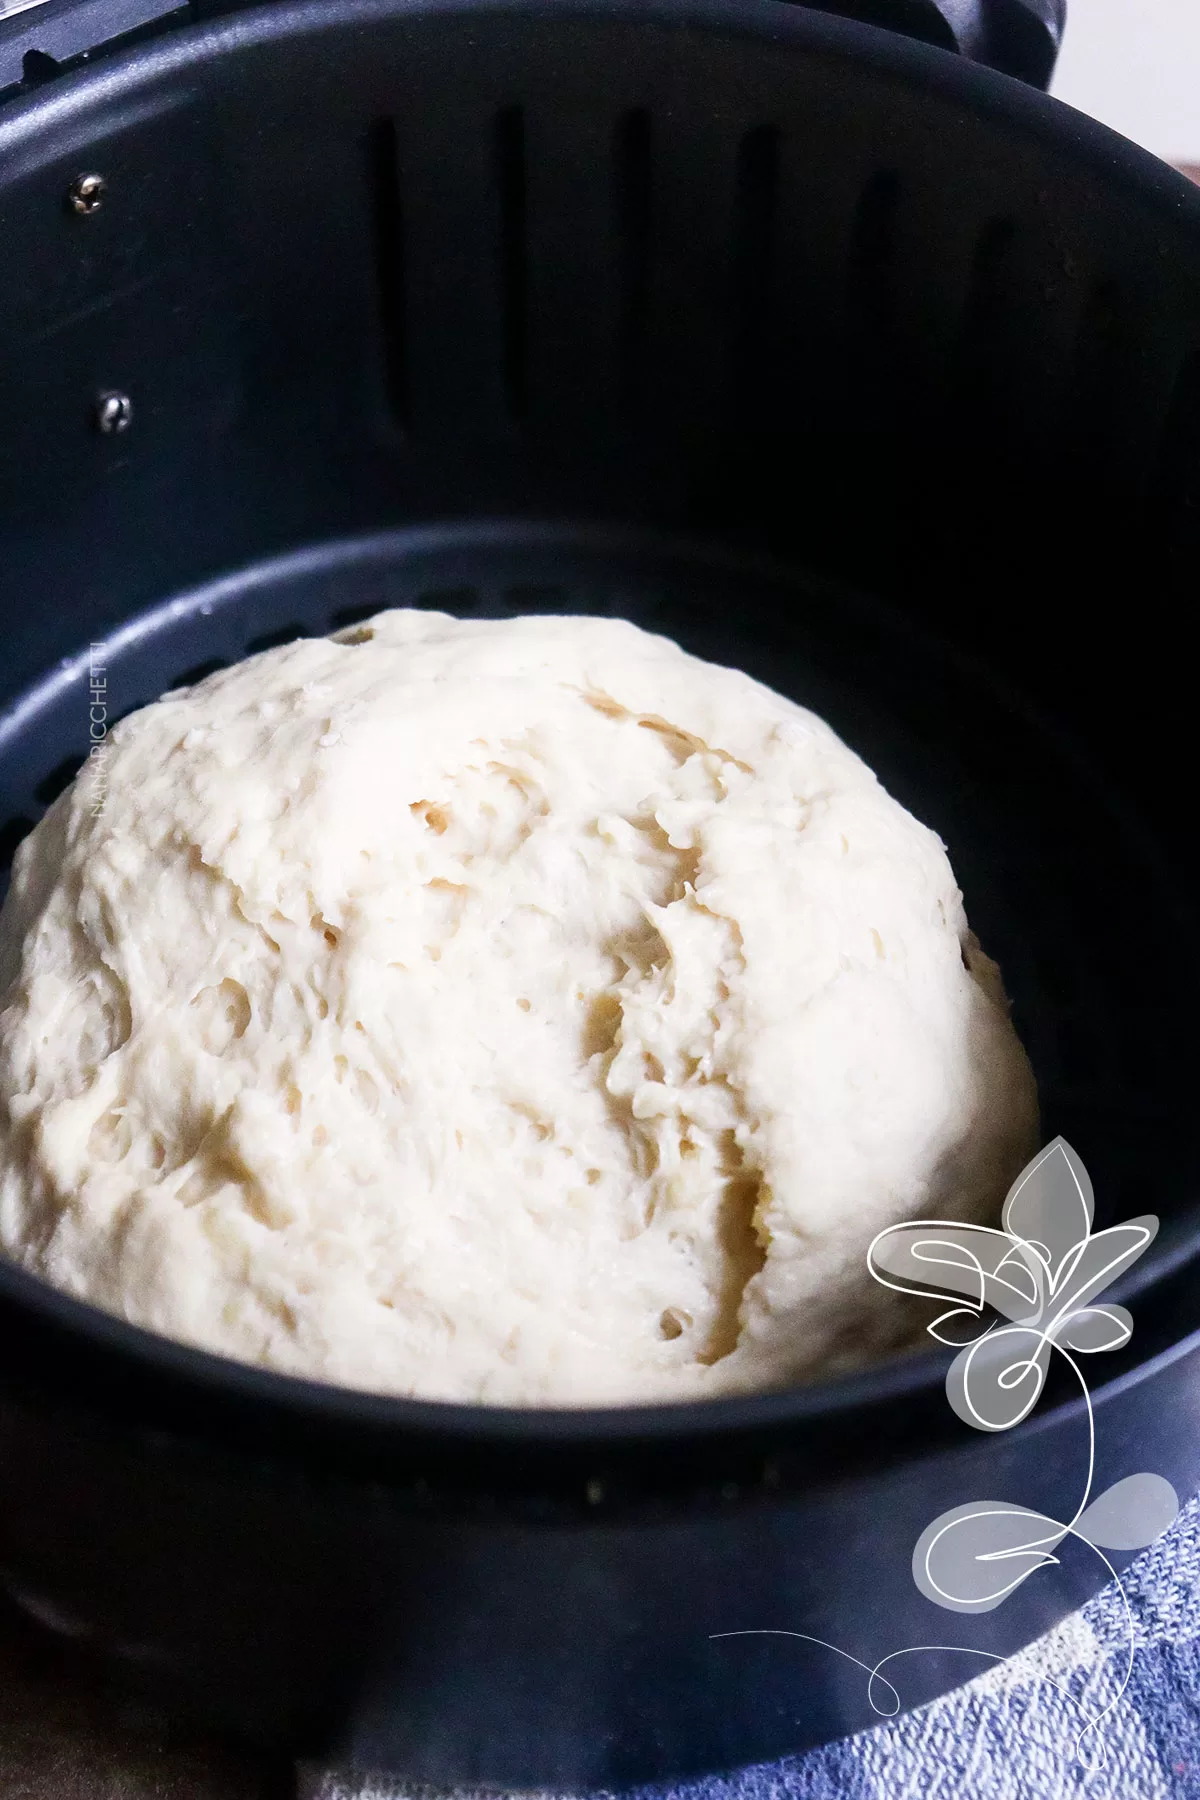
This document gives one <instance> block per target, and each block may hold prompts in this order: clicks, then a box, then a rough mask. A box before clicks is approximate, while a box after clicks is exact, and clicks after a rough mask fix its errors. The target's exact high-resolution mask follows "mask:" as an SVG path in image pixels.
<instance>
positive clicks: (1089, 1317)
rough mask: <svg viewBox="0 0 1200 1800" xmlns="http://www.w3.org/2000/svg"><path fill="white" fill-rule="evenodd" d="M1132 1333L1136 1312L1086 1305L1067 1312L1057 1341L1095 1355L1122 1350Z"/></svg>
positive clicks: (1055, 1339) (1119, 1307) (1116, 1307)
mask: <svg viewBox="0 0 1200 1800" xmlns="http://www.w3.org/2000/svg"><path fill="white" fill-rule="evenodd" d="M1132 1336H1133V1315H1132V1314H1131V1313H1130V1312H1128V1311H1127V1310H1126V1308H1125V1307H1123V1306H1109V1305H1105V1306H1085V1307H1082V1308H1081V1309H1080V1311H1079V1312H1073V1313H1068V1314H1067V1317H1066V1318H1065V1319H1064V1320H1063V1322H1062V1324H1061V1325H1060V1326H1059V1327H1058V1330H1057V1331H1056V1332H1055V1334H1054V1341H1055V1343H1058V1344H1064V1345H1065V1346H1066V1348H1067V1349H1068V1350H1075V1351H1077V1352H1086V1354H1087V1355H1089V1356H1091V1355H1093V1354H1094V1353H1095V1352H1096V1351H1098V1350H1120V1349H1121V1348H1122V1347H1123V1346H1124V1345H1125V1344H1127V1343H1128V1342H1129V1340H1130V1338H1131V1337H1132Z"/></svg>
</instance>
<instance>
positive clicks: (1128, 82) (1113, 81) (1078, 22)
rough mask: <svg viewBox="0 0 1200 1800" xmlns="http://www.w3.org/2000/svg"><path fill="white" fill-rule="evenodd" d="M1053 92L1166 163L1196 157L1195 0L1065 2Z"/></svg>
mask: <svg viewBox="0 0 1200 1800" xmlns="http://www.w3.org/2000/svg"><path fill="white" fill-rule="evenodd" d="M1052 91H1053V92H1054V93H1056V94H1057V95H1058V97H1059V99H1060V100H1066V101H1067V102H1069V104H1070V105H1071V106H1078V107H1079V108H1080V110H1081V111H1083V112H1088V113H1091V114H1092V115H1093V117H1094V118H1097V119H1102V120H1103V121H1104V123H1105V124H1106V125H1111V126H1112V127H1113V129H1114V130H1115V131H1120V132H1123V133H1124V135H1125V136H1126V137H1130V138H1133V139H1134V140H1135V141H1136V142H1137V143H1139V144H1143V145H1144V146H1145V147H1146V149H1147V150H1153V151H1154V153H1155V154H1156V155H1157V156H1162V157H1165V158H1166V160H1167V161H1168V162H1191V163H1200V0H1067V32H1066V36H1065V38H1064V39H1063V52H1062V58H1061V60H1060V62H1059V65H1058V71H1057V73H1056V75H1055V78H1054V86H1053V89H1052Z"/></svg>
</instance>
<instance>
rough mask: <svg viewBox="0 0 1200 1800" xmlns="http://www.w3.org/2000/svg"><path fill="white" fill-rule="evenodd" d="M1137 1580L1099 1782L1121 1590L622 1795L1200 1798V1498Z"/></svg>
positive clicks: (400, 1791)
mask: <svg viewBox="0 0 1200 1800" xmlns="http://www.w3.org/2000/svg"><path fill="white" fill-rule="evenodd" d="M1122 1581H1123V1585H1124V1589H1125V1594H1126V1596H1127V1598H1128V1601H1129V1607H1130V1610H1131V1612H1132V1617H1133V1629H1134V1638H1133V1646H1134V1654H1133V1666H1132V1670H1131V1671H1130V1672H1129V1678H1128V1682H1127V1684H1126V1686H1125V1691H1124V1693H1123V1694H1122V1695H1121V1698H1120V1699H1119V1700H1118V1701H1117V1702H1116V1705H1115V1707H1114V1708H1113V1711H1112V1712H1111V1713H1109V1714H1108V1715H1107V1718H1106V1720H1105V1725H1104V1748H1105V1760H1104V1762H1103V1764H1102V1765H1101V1766H1100V1767H1098V1768H1096V1769H1094V1770H1092V1772H1091V1773H1088V1772H1086V1771H1085V1770H1084V1768H1083V1767H1082V1765H1081V1764H1080V1763H1079V1762H1078V1761H1077V1759H1076V1757H1075V1753H1074V1746H1075V1740H1076V1737H1077V1736H1078V1732H1079V1725H1080V1711H1079V1708H1080V1707H1082V1708H1083V1709H1084V1711H1085V1713H1086V1714H1087V1715H1088V1716H1094V1715H1095V1713H1096V1712H1098V1711H1099V1710H1100V1709H1101V1708H1102V1707H1105V1706H1107V1705H1108V1703H1109V1702H1110V1701H1111V1700H1112V1699H1113V1697H1114V1696H1115V1695H1116V1694H1117V1692H1118V1690H1119V1689H1120V1687H1121V1683H1122V1681H1123V1680H1124V1678H1125V1676H1126V1672H1127V1671H1128V1670H1129V1621H1128V1615H1127V1614H1126V1610H1125V1606H1124V1603H1123V1602H1122V1599H1121V1595H1120V1592H1119V1590H1118V1589H1117V1587H1116V1586H1115V1585H1112V1586H1109V1587H1107V1588H1105V1589H1104V1590H1103V1591H1102V1592H1101V1593H1100V1594H1098V1595H1097V1597H1096V1598H1095V1599H1094V1600H1093V1601H1091V1602H1090V1603H1089V1604H1088V1605H1087V1606H1085V1607H1084V1608H1083V1610H1082V1611H1081V1612H1077V1613H1074V1614H1072V1615H1071V1617H1070V1618H1069V1619H1066V1620H1064V1622H1063V1623H1062V1624H1061V1625H1059V1626H1058V1627H1057V1628H1056V1629H1055V1630H1054V1631H1051V1632H1049V1633H1048V1634H1047V1635H1046V1636H1045V1637H1043V1638H1040V1639H1039V1640H1038V1641H1037V1643H1035V1644H1032V1645H1030V1647H1029V1648H1028V1649H1027V1650H1023V1651H1021V1652H1020V1654H1019V1655H1017V1656H1013V1657H1010V1658H1009V1659H1008V1661H1007V1662H1004V1663H1001V1664H997V1665H995V1666H994V1667H992V1668H990V1669H988V1670H987V1672H986V1673H985V1674H983V1675H980V1676H977V1677H976V1678H975V1679H974V1680H973V1681H971V1682H969V1683H968V1684H967V1685H966V1686H965V1687H961V1688H957V1689H956V1690H955V1691H954V1693H952V1694H948V1695H946V1696H945V1698H944V1699H941V1700H936V1701H934V1702H933V1703H932V1705H929V1706H924V1707H922V1708H921V1709H920V1710H919V1711H918V1712H913V1713H908V1714H906V1715H904V1716H903V1717H901V1718H898V1719H895V1720H892V1721H889V1722H888V1723H886V1724H882V1725H879V1726H876V1727H875V1728H874V1729H873V1730H871V1731H864V1732H860V1733H859V1734H858V1736H856V1737H852V1738H845V1739H843V1740H842V1741H841V1742H840V1743H836V1744H828V1745H826V1746H825V1748H824V1749H821V1750H813V1751H810V1752H808V1753H807V1754H806V1755H804V1756H796V1757H788V1758H786V1759H785V1760H784V1761H782V1762H777V1763H769V1764H764V1765H761V1766H759V1767H757V1768H751V1769H743V1770H740V1771H739V1772H738V1773H737V1774H734V1775H726V1776H717V1777H712V1778H710V1779H708V1780H705V1781H689V1782H686V1783H683V1784H681V1785H679V1786H660V1787H653V1788H642V1789H639V1790H637V1791H636V1793H627V1794H625V1795H622V1796H621V1797H620V1800H1200V1500H1192V1501H1191V1502H1190V1503H1189V1504H1188V1505H1187V1506H1185V1507H1184V1508H1183V1510H1182V1511H1181V1513H1180V1514H1179V1517H1178V1518H1177V1519H1176V1521H1175V1523H1174V1525H1173V1526H1172V1527H1171V1529H1170V1530H1169V1531H1168V1532H1166V1533H1165V1535H1164V1536H1163V1537H1161V1538H1159V1540H1158V1541H1157V1543H1155V1544H1152V1545H1151V1546H1150V1548H1149V1549H1148V1550H1146V1551H1144V1552H1143V1554H1142V1555H1141V1556H1139V1557H1138V1559H1137V1560H1136V1561H1135V1562H1134V1563H1132V1564H1131V1565H1130V1567H1129V1568H1128V1569H1127V1570H1126V1571H1125V1573H1124V1575H1123V1577H1122ZM301 1793H302V1796H303V1800H451V1797H450V1796H449V1795H446V1796H440V1795H438V1794H436V1793H435V1791H434V1790H430V1789H415V1788H403V1787H399V1786H397V1785H396V1784H394V1783H389V1782H386V1781H383V1782H380V1781H369V1780H358V1779H355V1780H349V1779H347V1778H345V1777H340V1776H337V1775H334V1774H324V1773H315V1772H309V1773H308V1774H307V1775H306V1777H305V1778H304V1780H303V1781H302V1784H301ZM454 1800H484V1796H482V1795H479V1794H472V1795H465V1794H459V1795H457V1796H455V1797H454ZM531 1800H532V1797H531ZM557 1800H564V1797H561V1796H560V1797H557ZM588 1800H615V1797H610V1796H607V1795H592V1796H589V1797H588Z"/></svg>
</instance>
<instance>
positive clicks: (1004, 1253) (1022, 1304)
mask: <svg viewBox="0 0 1200 1800" xmlns="http://www.w3.org/2000/svg"><path fill="white" fill-rule="evenodd" d="M867 1265H868V1267H869V1268H870V1271H871V1273H872V1275H873V1276H874V1277H875V1279H876V1281H879V1282H882V1284H883V1286H884V1287H890V1288H895V1289H896V1290H897V1291H898V1292H899V1293H902V1294H917V1295H920V1296H921V1297H923V1298H924V1299H927V1300H944V1299H945V1298H946V1297H947V1296H948V1295H951V1294H962V1295H964V1296H965V1297H966V1299H967V1301H968V1303H969V1304H970V1305H971V1306H973V1307H974V1309H975V1310H976V1312H981V1311H982V1310H983V1307H984V1305H985V1304H987V1305H991V1306H994V1307H995V1308H996V1310H997V1312H1000V1313H1003V1314H1004V1317H1005V1318H1006V1319H1027V1318H1029V1317H1030V1315H1031V1314H1036V1313H1037V1312H1038V1311H1039V1310H1040V1308H1041V1305H1042V1293H1043V1289H1044V1287H1045V1286H1046V1285H1047V1284H1046V1282H1045V1272H1044V1270H1043V1268H1042V1265H1041V1263H1040V1262H1039V1260H1038V1258H1037V1256H1036V1255H1035V1253H1034V1252H1033V1251H1027V1250H1024V1249H1023V1248H1022V1246H1021V1245H1019V1244H1014V1242H1013V1240H1012V1239H1011V1238H1010V1237H1009V1236H1008V1235H1007V1234H1006V1233H1005V1232H1003V1231H995V1230H993V1229H992V1227H991V1226H988V1225H964V1224H961V1223H959V1222H958V1221H956V1220H952V1219H914V1220H911V1221H909V1222H907V1223H903V1224H900V1225H888V1226H886V1227H885V1229H884V1230H883V1231H881V1232H879V1233H878V1235H877V1236H876V1237H875V1238H874V1240H873V1241H872V1243H871V1247H870V1249H869V1250H868V1252H867Z"/></svg>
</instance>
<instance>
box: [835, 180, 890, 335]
mask: <svg viewBox="0 0 1200 1800" xmlns="http://www.w3.org/2000/svg"><path fill="white" fill-rule="evenodd" d="M899 205H900V179H899V177H898V176H897V175H895V174H893V173H892V172H891V170H888V169H880V170H879V171H878V172H877V173H876V174H874V175H872V177H871V179H870V180H869V181H868V182H867V184H866V186H865V187H864V188H863V191H862V193H861V195H860V196H859V201H858V205H857V207H856V208H855V211H854V227H853V230H852V232H851V235H850V250H849V255H848V257H847V265H846V307H847V313H848V317H849V321H850V325H851V329H852V330H853V331H854V333H855V335H856V336H857V337H858V338H859V340H860V342H861V345H862V346H870V347H872V348H874V347H875V346H879V347H880V348H882V346H883V343H884V341H885V340H886V338H887V335H888V332H889V330H890V322H891V312H892V265H893V263H894V261H895V257H896V213H897V210H898V208H899Z"/></svg>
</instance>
